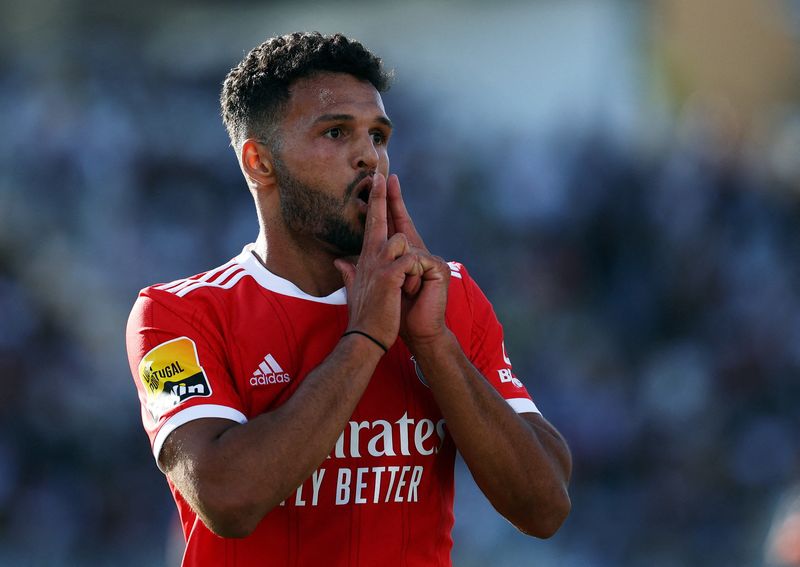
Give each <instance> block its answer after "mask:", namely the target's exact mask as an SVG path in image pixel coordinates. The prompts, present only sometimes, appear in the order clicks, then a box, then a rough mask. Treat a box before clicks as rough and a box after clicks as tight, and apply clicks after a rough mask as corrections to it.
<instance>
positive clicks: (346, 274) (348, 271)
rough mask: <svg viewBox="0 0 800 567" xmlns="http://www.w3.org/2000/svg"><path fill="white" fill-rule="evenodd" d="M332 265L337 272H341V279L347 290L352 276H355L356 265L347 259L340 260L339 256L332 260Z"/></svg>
mask: <svg viewBox="0 0 800 567" xmlns="http://www.w3.org/2000/svg"><path fill="white" fill-rule="evenodd" d="M333 265H334V266H335V267H336V269H337V270H339V273H340V274H342V281H343V282H344V287H345V288H347V289H348V290H349V289H350V286H351V285H352V283H353V278H355V276H356V267H355V266H354V265H353V264H352V263H351V262H348V261H347V260H342V259H341V258H337V259H336V260H334V261H333Z"/></svg>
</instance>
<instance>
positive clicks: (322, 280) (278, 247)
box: [253, 226, 343, 297]
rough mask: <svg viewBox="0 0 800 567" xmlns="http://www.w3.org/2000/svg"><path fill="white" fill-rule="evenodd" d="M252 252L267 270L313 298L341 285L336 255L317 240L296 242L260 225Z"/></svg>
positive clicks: (287, 236) (323, 295) (332, 290)
mask: <svg viewBox="0 0 800 567" xmlns="http://www.w3.org/2000/svg"><path fill="white" fill-rule="evenodd" d="M253 252H254V253H255V254H256V256H257V257H258V259H259V260H260V262H261V263H262V264H263V265H264V267H265V268H267V269H268V270H269V271H270V272H272V273H273V274H275V275H276V276H280V277H282V278H283V279H285V280H289V281H290V282H292V283H293V284H294V285H296V286H297V287H299V288H300V289H301V290H303V291H304V292H305V293H307V294H309V295H312V296H314V297H325V296H327V295H330V294H331V293H333V292H334V291H336V290H337V289H340V288H341V287H342V285H343V283H342V276H341V274H340V273H339V271H338V270H337V269H336V267H335V266H334V265H333V260H334V259H335V258H336V256H335V255H333V254H332V253H331V252H329V251H327V250H325V249H324V248H323V247H322V246H321V245H320V243H318V242H298V241H297V240H296V239H293V238H291V236H289V235H288V234H282V233H281V232H280V231H276V230H272V231H268V230H265V229H264V227H263V226H262V228H261V232H259V234H258V238H257V239H256V242H255V244H254V246H253Z"/></svg>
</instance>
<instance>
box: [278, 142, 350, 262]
mask: <svg viewBox="0 0 800 567" xmlns="http://www.w3.org/2000/svg"><path fill="white" fill-rule="evenodd" d="M273 167H274V168H275V177H276V180H277V182H278V187H279V188H280V189H279V190H280V192H281V198H280V203H281V216H282V217H283V222H284V223H285V224H286V227H287V228H288V229H289V230H290V231H291V232H293V233H295V234H310V235H311V236H313V237H314V238H316V239H317V240H319V241H321V242H323V243H325V244H328V245H330V246H331V247H333V249H334V250H335V251H336V253H337V254H339V255H341V256H356V255H358V254H360V253H361V247H362V245H363V243H364V224H363V219H362V222H361V223H360V229H356V228H355V227H354V226H353V223H352V222H350V221H348V220H347V218H346V217H345V206H346V205H347V202H348V200H349V199H350V196H351V195H352V193H353V189H354V188H355V186H356V185H357V184H358V183H359V182H360V181H361V180H362V179H363V178H364V176H363V175H362V176H359V177H358V178H357V179H355V180H354V181H353V182H352V183H350V184H349V185H348V186H347V188H346V190H345V192H344V196H343V198H342V199H341V200H339V199H336V198H335V197H333V196H331V195H328V194H327V193H325V192H323V191H321V190H319V189H317V188H315V187H313V186H311V185H307V184H306V183H303V182H302V181H300V180H299V179H297V177H295V176H294V175H293V174H292V173H291V172H290V171H289V168H288V167H286V164H284V163H283V162H282V161H281V160H280V158H278V157H277V156H275V155H273Z"/></svg>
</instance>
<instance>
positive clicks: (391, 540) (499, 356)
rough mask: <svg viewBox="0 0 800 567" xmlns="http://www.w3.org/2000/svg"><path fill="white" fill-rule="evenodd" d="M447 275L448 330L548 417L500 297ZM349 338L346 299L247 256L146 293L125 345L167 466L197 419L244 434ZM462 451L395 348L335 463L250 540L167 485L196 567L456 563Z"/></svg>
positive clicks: (156, 447)
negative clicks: (167, 445) (229, 534)
mask: <svg viewBox="0 0 800 567" xmlns="http://www.w3.org/2000/svg"><path fill="white" fill-rule="evenodd" d="M450 268H451V279H450V288H449V294H448V304H447V310H446V322H447V325H448V327H449V328H450V330H451V331H452V332H453V333H454V334H455V336H456V337H457V338H458V341H459V343H460V345H461V348H462V349H463V351H464V352H465V353H466V355H467V356H468V358H469V359H470V361H471V362H472V364H473V365H474V366H475V367H476V368H477V369H478V370H479V371H480V372H481V374H482V375H483V376H484V377H485V378H486V380H487V381H488V382H489V383H490V384H491V385H492V386H493V387H494V388H496V390H497V391H498V392H499V393H500V395H501V396H503V398H505V399H506V401H507V402H508V403H509V404H510V405H511V407H512V408H514V409H515V410H516V411H517V412H520V413H522V412H536V411H538V410H537V408H536V406H535V404H534V403H533V401H532V400H531V398H530V396H529V395H528V392H527V391H526V389H525V387H524V386H523V385H522V383H521V382H520V381H519V380H518V379H517V378H516V377H515V375H514V373H513V371H512V368H511V363H510V361H509V359H508V357H507V356H506V353H505V349H504V346H503V334H502V328H501V326H500V324H499V323H498V321H497V318H496V317H495V314H494V312H493V310H492V307H491V305H490V304H489V302H488V300H487V299H486V297H485V296H484V295H483V293H482V292H481V290H480V289H479V288H478V286H477V285H476V284H475V283H474V281H473V280H472V279H471V278H470V276H469V274H468V273H467V270H466V269H465V268H464V267H463V266H462V265H461V264H458V263H455V262H451V263H450ZM346 327H347V297H346V291H345V290H344V289H340V290H338V291H336V292H334V293H332V294H331V295H329V296H326V297H313V296H310V295H307V294H306V293H304V292H303V291H301V290H300V289H299V288H297V287H296V286H295V285H294V284H292V283H291V282H289V281H287V280H285V279H282V278H280V277H278V276H276V275H274V274H272V273H271V272H269V271H268V270H267V269H266V268H265V267H264V266H263V265H262V264H261V263H260V261H259V260H258V258H257V257H256V256H255V255H254V254H253V253H252V251H251V246H250V245H248V246H247V247H245V249H244V250H243V251H242V253H241V254H240V255H239V256H237V257H236V258H234V259H232V260H231V261H230V262H228V263H226V264H224V265H223V266H220V267H219V268H217V269H214V270H211V271H209V272H206V273H203V274H200V275H197V276H193V277H190V278H187V279H182V280H177V281H174V282H171V283H167V284H162V285H155V286H152V287H148V288H146V289H144V290H142V291H141V293H140V294H139V297H138V299H137V301H136V303H135V305H134V307H133V311H132V313H131V315H130V318H129V321H128V328H127V347H128V357H129V362H130V366H131V372H132V374H133V377H134V381H135V383H136V388H137V390H138V394H139V401H140V403H141V410H142V412H141V413H142V422H143V424H144V428H145V430H146V432H147V434H148V436H149V437H150V443H151V445H152V450H153V454H154V456H155V458H156V459H158V455H159V452H160V450H161V447H162V445H163V443H164V440H165V439H166V438H167V436H169V434H170V433H171V432H172V431H174V430H175V429H176V428H178V427H180V426H181V425H183V424H185V423H188V422H189V421H192V420H195V419H202V418H225V419H230V420H233V421H236V422H239V423H246V422H247V421H248V420H250V419H253V418H255V417H257V416H258V415H259V414H262V413H264V412H269V411H271V410H274V409H275V408H277V407H279V406H280V405H281V404H283V403H284V402H285V401H286V400H287V399H289V398H290V397H291V396H292V395H293V394H294V392H295V390H296V389H297V387H298V385H299V384H300V383H301V382H302V381H303V379H304V378H305V377H306V376H307V375H308V374H309V372H311V371H312V370H313V369H314V368H315V367H316V366H317V365H319V364H320V363H321V362H322V361H323V360H324V359H325V357H326V356H328V354H329V353H330V352H331V351H332V350H333V349H334V347H335V346H336V344H337V342H338V341H339V339H340V337H341V336H342V333H343V332H344V331H345V329H346ZM455 450H456V449H455V446H454V443H453V441H452V439H451V438H450V436H449V435H448V432H447V425H446V423H445V421H444V419H443V418H442V415H441V412H440V410H439V408H438V406H437V404H436V401H435V400H434V398H433V395H432V393H431V391H430V389H429V387H428V386H427V384H426V380H425V376H424V375H423V374H422V373H421V371H420V369H419V368H418V367H417V365H416V363H415V361H414V358H413V356H412V355H411V353H410V352H409V350H408V348H407V347H406V346H405V345H404V344H403V342H402V340H400V339H398V340H397V342H396V343H395V344H394V345H393V346H392V347H391V348H390V349H389V352H388V353H387V354H386V355H384V356H383V358H382V359H381V361H380V363H379V364H378V366H377V368H376V370H375V373H374V374H373V376H372V378H371V380H370V382H369V385H368V386H367V388H366V390H365V392H364V394H363V396H362V398H361V400H360V401H359V403H358V405H357V407H356V409H355V411H354V412H353V415H352V417H351V418H350V420H349V423H347V425H346V426H345V427H344V430H343V431H342V434H341V436H340V437H339V439H338V442H337V443H336V445H335V446H334V447H333V449H332V450H331V453H330V455H329V457H328V458H327V459H326V460H325V461H324V462H322V463H321V464H320V465H319V468H318V469H317V470H316V471H315V472H314V473H313V474H312V476H311V477H310V478H308V479H307V480H306V481H305V482H304V483H303V484H302V485H301V486H299V487H298V488H297V490H296V491H295V492H294V493H293V494H291V495H290V496H289V497H288V498H287V499H286V500H285V501H284V502H283V503H281V505H279V506H276V507H275V508H274V509H273V510H272V511H271V512H269V513H268V514H267V515H266V516H265V517H264V518H263V519H262V521H261V522H260V524H259V525H258V527H257V528H256V530H255V531H254V532H253V533H252V534H251V535H250V536H248V537H246V538H242V539H226V538H221V537H219V536H217V535H215V534H214V533H213V532H211V531H210V530H209V529H208V528H207V527H206V526H205V525H204V524H203V522H202V521H201V520H200V518H199V517H198V516H197V514H196V513H195V512H194V510H193V509H192V508H191V506H190V505H189V504H188V503H187V501H186V500H185V499H184V497H183V495H182V494H181V493H180V491H178V490H177V489H176V487H175V486H174V485H173V484H172V483H169V484H170V489H171V491H172V493H173V496H174V499H175V502H176V504H177V508H178V512H179V516H180V520H181V524H182V527H183V533H184V536H185V538H186V552H185V555H184V559H183V565H184V567H187V566H199V565H214V566H219V567H234V566H235V567H250V566H253V567H255V566H259V567H263V566H279V567H283V566H306V565H314V566H316V565H325V566H326V567H358V566H363V567H370V566H375V565H381V566H393V565H398V566H400V565H403V566H406V567H422V566H425V567H429V566H432V565H438V566H449V565H450V564H451V562H450V550H451V547H452V539H451V535H450V532H451V528H452V526H453V463H454V457H455Z"/></svg>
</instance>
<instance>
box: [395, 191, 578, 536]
mask: <svg viewBox="0 0 800 567" xmlns="http://www.w3.org/2000/svg"><path fill="white" fill-rule="evenodd" d="M388 203H389V212H390V220H391V222H390V227H392V228H393V229H394V230H395V231H397V232H398V233H403V234H405V235H406V236H407V238H408V240H409V242H410V243H411V245H412V246H414V247H415V248H417V249H418V250H419V252H418V253H419V256H420V259H421V263H422V265H423V266H424V270H423V273H422V274H421V275H420V276H412V277H409V278H407V279H406V284H405V286H404V287H403V292H404V299H403V318H402V322H401V335H402V336H403V339H404V341H405V342H406V344H407V346H408V347H409V350H410V351H411V353H412V354H413V355H414V357H415V359H416V361H417V364H419V366H420V369H421V370H422V373H423V374H424V375H425V378H426V379H427V381H428V383H429V385H430V387H431V390H432V392H433V395H434V397H435V399H436V402H437V404H438V405H439V409H440V410H441V411H442V415H443V416H444V419H445V422H446V423H447V429H448V431H450V434H451V435H452V437H453V440H454V442H455V444H456V447H458V450H459V452H460V453H461V455H462V456H463V458H464V462H465V463H466V464H467V466H468V467H469V469H470V471H471V472H472V475H473V477H474V478H475V482H476V483H477V484H478V486H479V487H480V488H481V490H482V491H483V493H484V494H485V495H486V497H487V498H488V499H489V501H490V502H491V503H492V505H493V506H494V507H495V508H496V509H497V510H498V511H499V512H500V513H501V514H502V515H503V516H504V517H505V518H506V519H508V520H509V521H510V522H511V523H513V524H514V525H515V526H516V527H517V528H518V529H520V530H521V531H522V532H524V533H526V534H530V535H535V536H538V537H549V536H551V535H553V534H554V533H555V532H556V530H558V528H559V527H560V526H561V524H562V523H563V522H564V520H565V519H566V517H567V514H568V513H569V510H570V500H569V496H568V494H567V483H568V481H569V477H570V474H571V467H572V462H571V457H570V453H569V449H568V448H567V445H566V442H565V441H564V439H563V438H562V437H561V435H559V433H558V432H557V431H556V429H555V428H554V427H553V426H552V425H550V424H549V423H548V422H547V421H546V420H545V419H544V418H543V417H542V416H541V415H539V414H536V413H528V414H522V415H520V414H517V413H516V412H515V411H514V410H513V409H512V408H511V406H509V404H508V403H507V402H506V401H505V400H504V399H503V398H502V396H500V394H499V393H498V392H497V391H496V390H495V389H494V387H492V385H491V384H489V382H488V381H487V380H486V379H485V378H484V377H483V376H482V375H481V373H480V372H479V371H478V370H477V369H476V368H475V367H474V366H473V365H472V363H471V362H470V361H469V359H468V358H467V356H466V355H465V354H464V352H463V351H462V349H461V346H460V344H459V343H458V340H457V339H456V338H455V336H454V335H453V334H452V333H451V332H450V330H449V329H448V328H447V326H446V324H445V316H444V315H445V308H446V306H447V291H448V286H449V278H450V267H449V266H448V265H447V263H446V262H444V260H442V259H441V258H436V257H434V256H431V255H430V254H429V253H428V251H427V248H426V247H425V244H424V242H423V241H422V238H421V237H420V236H419V233H417V231H416V228H415V227H414V223H413V221H412V220H411V217H410V215H409V214H408V211H407V210H406V207H405V204H404V203H403V199H402V196H401V194H400V184H399V181H398V180H397V177H396V176H391V177H390V179H389V182H388Z"/></svg>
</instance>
